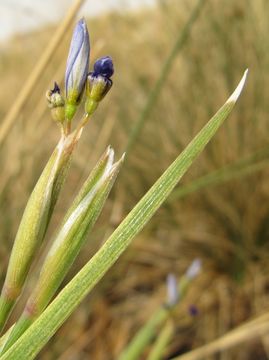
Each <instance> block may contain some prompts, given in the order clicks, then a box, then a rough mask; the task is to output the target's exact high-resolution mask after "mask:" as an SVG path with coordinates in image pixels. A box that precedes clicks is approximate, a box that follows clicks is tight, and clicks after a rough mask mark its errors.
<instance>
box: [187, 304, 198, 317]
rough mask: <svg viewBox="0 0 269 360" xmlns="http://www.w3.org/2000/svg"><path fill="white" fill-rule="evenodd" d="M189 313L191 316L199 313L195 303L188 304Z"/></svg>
mask: <svg viewBox="0 0 269 360" xmlns="http://www.w3.org/2000/svg"><path fill="white" fill-rule="evenodd" d="M189 314H190V315H191V316H197V315H198V314H199V310H198V308H197V307H196V306H195V305H193V304H192V305H190V306H189Z"/></svg>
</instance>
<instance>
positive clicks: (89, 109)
mask: <svg viewBox="0 0 269 360" xmlns="http://www.w3.org/2000/svg"><path fill="white" fill-rule="evenodd" d="M93 70H94V71H93V72H90V73H89V75H88V78H87V82H86V103H85V112H86V113H87V114H88V115H91V114H92V113H93V112H94V111H95V110H96V108H97V106H98V104H99V102H100V101H101V100H102V99H103V98H104V97H105V95H106V94H107V93H108V91H109V90H110V89H111V86H112V85H113V82H112V80H111V79H110V77H111V76H112V75H113V73H114V67H113V62H112V59H111V57H109V56H104V57H102V58H100V59H98V60H97V61H96V62H95V64H94V67H93Z"/></svg>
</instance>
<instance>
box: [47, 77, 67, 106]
mask: <svg viewBox="0 0 269 360" xmlns="http://www.w3.org/2000/svg"><path fill="white" fill-rule="evenodd" d="M46 97H47V100H48V106H49V107H50V108H55V107H63V106H64V98H63V97H62V95H61V90H60V88H59V85H58V84H57V83H56V82H55V83H54V88H53V89H52V90H48V91H47V93H46Z"/></svg>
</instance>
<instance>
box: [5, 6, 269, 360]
mask: <svg viewBox="0 0 269 360" xmlns="http://www.w3.org/2000/svg"><path fill="white" fill-rule="evenodd" d="M193 5H194V1H181V2H180V6H179V5H178V1H176V0H166V1H162V2H160V3H159V5H158V7H157V8H156V9H154V10H148V11H144V12H140V13H137V14H135V15H128V16H126V15H119V14H110V15H107V16H104V17H102V18H100V19H98V20H96V19H95V20H90V21H89V29H90V31H91V40H92V43H93V44H94V45H93V48H94V50H93V55H92V59H93V58H95V57H96V55H95V54H98V55H99V54H111V56H112V57H113V59H114V62H115V68H116V73H115V77H114V87H113V91H111V94H110V95H109V96H108V97H107V98H106V99H105V101H104V104H102V106H101V107H100V109H98V112H97V113H96V116H94V118H93V119H92V121H91V123H90V124H89V126H88V128H87V131H86V132H85V134H84V136H83V139H82V143H81V144H80V147H79V149H77V152H76V154H75V156H74V161H73V167H72V170H71V173H70V176H69V180H68V182H67V184H66V186H65V189H64V196H63V197H62V200H61V201H60V203H59V205H58V207H57V209H56V213H55V216H54V219H53V223H52V226H51V227H50V233H52V232H53V230H54V228H55V226H56V224H57V222H58V220H59V218H60V217H61V216H62V214H63V211H64V209H65V208H66V206H67V204H68V203H69V202H70V200H71V199H72V196H73V194H74V192H75V190H76V189H77V188H78V186H79V184H80V183H81V181H82V178H83V176H84V177H85V174H86V173H87V171H88V170H89V169H90V167H91V166H92V165H93V164H94V161H95V160H96V159H97V157H98V156H99V155H100V154H101V153H102V152H103V150H104V148H105V146H106V145H107V143H111V145H112V146H113V147H114V148H115V149H116V152H117V153H118V154H120V153H121V152H122V151H124V149H125V146H126V144H127V142H128V136H129V134H130V131H131V129H132V127H133V125H134V124H135V122H136V120H137V119H138V116H139V115H138V114H139V113H140V111H141V110H142V109H143V107H144V105H145V103H146V99H147V96H148V94H149V92H150V91H151V89H152V88H153V87H154V84H155V82H156V80H157V78H158V76H159V72H160V69H161V68H162V65H163V63H164V62H165V60H166V58H167V56H168V54H169V52H170V50H171V48H172V46H173V43H174V41H175V35H176V34H178V33H179V32H180V31H181V30H182V28H183V25H184V22H185V20H186V18H187V16H188V14H189V13H190V11H191V8H192V7H193ZM268 7H269V5H268V2H267V1H266V0H258V1H255V2H254V1H253V2H251V1H245V0H239V1H237V2H234V1H232V0H228V1H226V0H219V1H214V0H208V1H207V2H206V5H205V7H204V9H203V11H202V13H201V16H200V17H199V19H198V20H197V21H196V23H195V24H194V26H193V29H192V32H191V36H190V38H189V40H188V42H187V43H186V44H185V47H184V48H183V49H182V51H181V52H180V54H179V55H178V56H177V58H176V60H175V62H174V64H173V67H172V70H171V72H170V74H169V77H168V79H167V81H166V83H165V85H164V87H163V89H162V92H161V96H160V98H159V99H158V102H157V103H156V104H155V107H154V109H153V111H152V114H151V116H150V118H149V119H148V120H147V123H146V125H145V127H144V128H143V131H142V132H141V134H140V137H139V139H138V141H137V142H136V143H135V145H134V147H133V149H132V152H131V153H130V155H129V157H128V163H127V164H126V166H125V169H123V171H122V174H121V176H120V178H119V181H118V183H117V186H116V188H115V190H114V192H113V194H112V196H111V197H110V200H109V202H108V204H107V206H106V209H105V211H104V212H103V215H102V217H101V219H100V221H99V223H98V226H96V230H95V232H94V233H93V234H92V235H91V236H90V239H89V240H90V241H89V242H88V244H87V245H86V247H85V249H84V251H83V253H82V254H81V256H80V258H79V261H77V262H76V264H75V266H74V268H73V270H72V272H71V274H70V277H71V276H72V274H74V273H75V271H76V270H77V269H78V268H80V267H81V264H83V263H85V261H86V260H87V259H88V258H89V257H90V256H91V255H92V254H93V253H94V251H95V250H96V249H97V248H98V246H99V244H100V242H102V241H103V240H104V239H105V238H106V237H107V233H108V232H109V231H111V230H112V229H113V228H114V227H115V226H116V225H117V224H118V222H119V221H120V220H121V219H122V218H123V216H124V215H125V214H126V213H127V211H128V210H129V209H130V208H131V207H132V206H133V205H134V203H135V202H136V201H137V200H138V199H139V198H140V197H141V196H142V194H144V193H145V191H146V190H147V189H148V188H149V186H150V185H151V184H152V183H153V181H154V180H155V179H156V178H157V177H158V176H159V174H160V173H161V172H162V171H163V170H164V169H165V168H166V167H167V165H168V164H169V163H170V162H171V161H172V160H173V159H174V157H175V156H176V154H177V153H178V152H179V151H180V150H181V149H182V148H183V147H184V146H185V145H186V144H187V143H188V141H189V140H190V139H191V137H192V136H193V135H194V134H195V133H196V132H197V130H198V129H200V127H201V125H202V124H204V123H205V122H206V121H207V119H208V118H209V117H210V115H212V114H213V113H214V111H215V110H216V109H217V108H218V107H219V105H220V104H222V103H223V100H224V99H225V98H226V97H227V95H228V94H229V92H230V91H231V90H232V89H233V88H234V85H235V84H236V83H237V81H238V79H239V77H240V74H241V73H242V71H243V70H244V69H245V68H246V67H249V68H250V77H249V81H248V84H247V88H246V89H245V91H244V94H243V96H242V98H241V99H240V103H239V105H238V106H237V108H236V111H235V112H234V114H233V116H232V117H231V119H230V120H229V121H228V122H227V124H226V125H225V127H224V128H223V129H222V130H221V131H220V133H219V134H218V135H217V136H216V138H215V139H214V141H213V142H212V143H211V144H210V145H209V146H208V148H207V150H206V152H205V153H204V154H203V155H202V156H201V157H200V160H199V162H197V163H196V164H195V165H194V166H193V168H192V170H191V172H190V173H189V174H188V175H187V176H186V177H185V178H184V179H183V183H182V184H188V183H189V182H191V181H192V180H194V179H196V178H197V177H199V176H201V175H203V174H207V173H209V172H211V171H214V170H216V169H218V168H220V167H222V166H224V165H226V164H230V163H233V162H235V161H237V160H239V159H241V158H243V157H246V156H249V155H251V154H253V153H254V152H256V151H258V150H261V149H262V151H264V152H265V154H267V152H268V138H269V136H268V135H269V127H268V106H269V105H268V104H269V102H268V99H267V90H266V89H267V88H268V85H269V52H268V50H267V47H268V46H267V43H268V39H267V38H268V33H269V23H268V21H267V14H268V10H269V9H268ZM53 32H54V29H44V30H40V31H39V32H38V33H35V34H31V35H29V36H25V37H21V36H19V35H18V36H17V38H15V39H14V40H13V41H12V43H10V44H9V46H8V48H6V49H3V51H2V52H1V55H0V56H1V57H0V75H1V85H0V115H1V117H3V116H4V114H6V113H7V111H8V110H9V108H10V107H11V106H12V104H13V102H14V101H15V100H14V99H15V98H16V96H17V94H18V93H19V89H20V88H21V87H22V86H23V84H24V82H25V80H26V79H27V76H28V74H29V73H30V71H31V69H32V67H33V65H34V64H35V63H36V61H37V60H38V58H39V57H40V56H41V54H42V51H43V48H44V47H45V46H46V44H47V43H48V42H49V40H50V38H51V36H52V34H53ZM67 38H68V36H67V37H66V39H67ZM67 46H68V42H67V40H65V41H64V42H63V43H62V44H61V46H60V47H59V49H58V51H57V52H56V53H55V56H54V58H53V59H52V61H51V62H50V64H49V65H48V66H47V68H46V70H45V71H44V72H43V73H42V76H41V77H40V79H39V81H38V84H37V86H36V87H35V90H34V92H33V93H32V94H31V96H29V99H28V100H27V102H26V104H25V106H24V108H23V109H22V111H21V112H20V115H19V116H18V118H17V119H16V124H15V126H14V127H13V129H12V131H11V132H10V133H9V135H8V137H7V139H6V141H5V144H4V146H3V147H2V149H1V157H0V163H1V169H2V171H1V178H0V189H1V202H0V211H1V214H2V216H1V217H0V229H1V241H2V242H1V244H2V245H1V247H0V266H1V268H0V269H1V278H2V279H3V276H4V275H3V274H4V273H3V271H4V269H5V268H6V265H7V261H8V257H7V254H8V252H9V250H10V248H11V244H12V241H13V237H14V234H15V231H16V228H17V225H18V222H19V220H20V216H21V213H22V209H23V207H24V204H25V202H26V199H27V197H28V195H29V193H30V191H31V189H32V187H33V184H34V183H35V181H36V179H37V177H38V174H39V173H40V171H41V169H42V167H43V166H44V163H45V161H46V159H47V158H48V155H49V153H50V151H51V149H52V148H53V145H54V143H55V142H56V139H57V135H58V134H57V130H56V128H55V126H54V124H53V123H52V122H50V119H49V113H48V111H46V109H45V103H44V101H45V100H44V94H45V91H46V90H47V88H48V86H49V84H51V83H52V82H53V80H58V81H60V82H61V81H62V79H63V77H62V74H63V72H64V64H65V59H66V54H67ZM94 52H95V54H94ZM264 158H265V160H267V155H266V156H265V157H264ZM264 165H265V166H264V169H263V170H260V171H259V173H253V174H251V175H249V176H248V177H245V178H244V179H241V178H237V179H234V180H230V181H229V182H226V183H225V184H220V185H218V186H215V187H212V186H210V187H206V188H204V189H203V190H201V191H196V192H194V193H192V194H190V195H188V196H187V197H185V198H184V199H182V200H177V201H173V202H172V201H171V202H167V204H166V205H165V206H163V207H162V209H161V210H160V211H159V212H158V214H157V215H156V216H155V218H154V219H153V220H152V221H151V223H150V224H149V225H148V226H147V228H146V229H145V230H144V232H143V234H142V235H141V236H140V237H139V238H138V239H136V241H135V242H134V244H133V245H132V246H131V248H130V249H129V250H128V251H127V252H126V254H125V255H124V256H123V257H122V259H121V260H120V261H119V262H118V263H117V264H116V265H115V266H114V268H113V270H112V271H111V272H110V273H109V274H108V275H107V276H106V277H105V279H104V280H103V281H102V282H101V284H100V285H99V286H98V287H97V288H96V289H95V290H94V291H93V293H92V295H91V296H90V297H89V298H88V299H87V300H86V301H84V303H83V305H82V306H81V307H80V308H79V310H78V311H77V312H76V313H75V314H74V315H73V316H72V317H71V319H70V320H69V321H68V322H67V323H66V324H65V325H64V326H63V327H62V328H61V329H60V331H59V332H58V334H57V336H56V337H55V338H54V339H53V340H52V341H51V342H50V344H49V346H48V347H47V348H46V349H44V351H43V352H42V355H41V356H40V358H41V359H42V360H43V359H44V360H50V359H56V358H57V359H58V358H60V359H61V360H63V359H65V360H69V359H70V360H71V359H72V360H73V359H88V358H92V359H95V360H110V359H111V360H112V359H117V354H118V353H119V352H120V350H121V349H122V348H123V347H124V346H125V345H126V344H127V343H128V341H129V339H130V338H131V337H132V335H133V334H134V332H135V331H136V330H137V329H138V327H139V326H141V324H143V323H144V322H145V321H146V320H147V319H148V318H149V316H150V314H151V313H152V312H153V310H154V308H156V307H158V306H159V305H160V303H162V301H163V299H164V296H165V295H164V294H165V288H164V280H165V277H166V275H167V273H168V272H171V271H173V272H175V273H176V274H178V275H180V274H182V272H183V271H184V270H185V269H186V267H187V266H188V265H189V263H190V262H191V260H192V259H193V258H194V257H197V256H199V257H201V258H202V259H203V262H204V264H205V266H204V270H203V273H202V275H201V276H200V277H199V279H197V281H195V283H194V284H193V287H192V288H191V291H190V293H189V295H188V297H187V298H186V300H185V302H184V303H183V304H182V306H181V307H180V308H179V309H178V312H177V313H176V316H175V325H176V330H175V336H174V337H173V341H172V342H171V344H170V346H169V349H168V350H167V354H166V355H167V357H166V358H167V359H168V358H169V357H171V356H172V355H174V356H175V355H176V354H180V353H183V352H185V351H187V350H190V349H191V348H193V347H198V346H202V345H203V344H206V343H209V342H211V341H213V340H214V339H216V338H218V337H220V336H222V335H224V334H225V333H226V332H228V331H229V330H230V329H232V328H234V327H236V326H238V325H240V324H241V323H242V322H243V321H245V320H247V319H249V318H252V317H254V316H256V315H260V314H263V313H265V312H266V311H268V305H267V304H268V269H269V267H268V260H267V259H268V253H269V249H268V243H267V240H268V232H269V228H268V224H269V221H268V220H269V205H268V204H269V202H268V196H269V193H268V185H267V184H268V180H267V179H268V170H267V166H266V162H265V163H264ZM37 266H38V264H37ZM27 291H29V289H26V294H27ZM25 296H26V295H25ZM190 304H196V306H198V308H199V315H198V316H197V317H195V318H192V317H191V316H190V315H189V313H188V307H189V305H190ZM267 353H268V342H267V341H266V339H265V338H261V339H258V340H257V339H256V340H255V341H253V342H251V341H248V342H247V344H244V347H242V345H241V346H238V347H235V348H233V349H229V348H225V350H223V351H222V353H221V355H220V357H219V358H220V359H221V360H226V359H229V360H230V359H231V360H233V359H236V360H237V359H239V360H240V359H242V360H243V359H244V360H245V359H254V358H255V359H265V358H266V356H267ZM60 354H61V355H60ZM205 358H206V359H208V360H210V359H216V357H214V355H212V356H209V355H208V356H206V357H205Z"/></svg>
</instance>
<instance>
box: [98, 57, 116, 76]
mask: <svg viewBox="0 0 269 360" xmlns="http://www.w3.org/2000/svg"><path fill="white" fill-rule="evenodd" d="M113 74H114V66H113V61H112V59H111V57H110V56H103V57H101V58H100V59H97V60H96V62H95V63H94V66H93V75H94V76H98V75H102V76H104V77H105V78H107V79H110V78H111V76H112V75H113Z"/></svg>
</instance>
